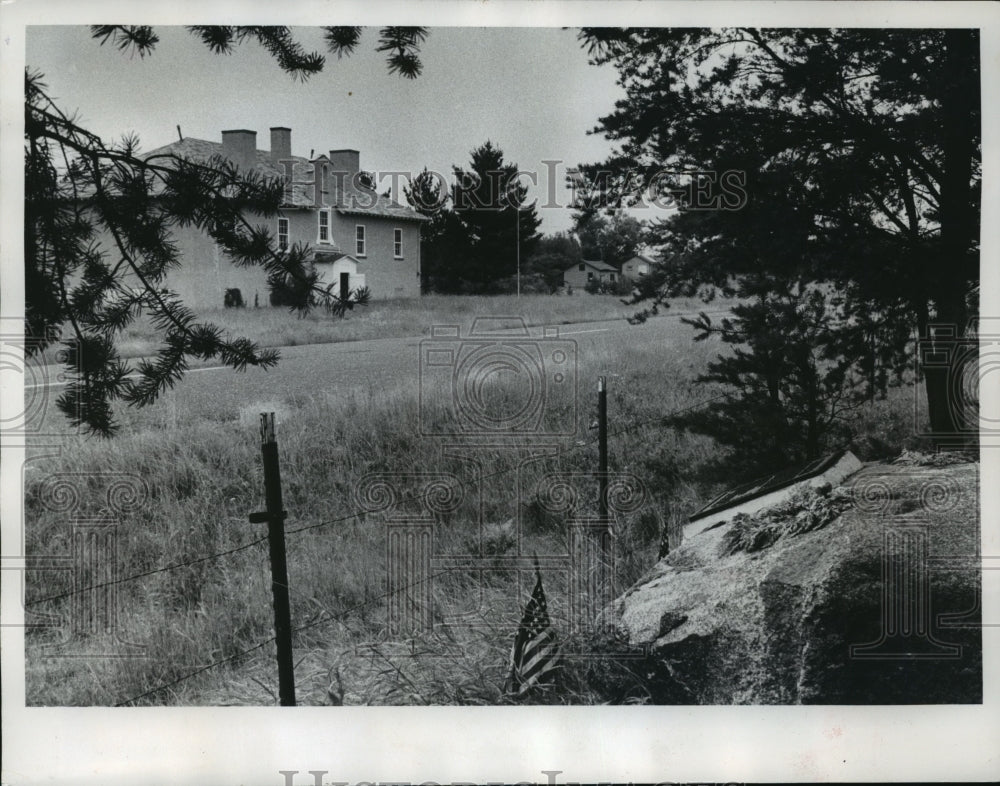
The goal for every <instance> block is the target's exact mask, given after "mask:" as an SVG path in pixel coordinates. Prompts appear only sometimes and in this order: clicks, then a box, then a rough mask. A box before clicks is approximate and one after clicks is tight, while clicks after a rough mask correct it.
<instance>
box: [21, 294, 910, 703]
mask: <svg viewBox="0 0 1000 786" xmlns="http://www.w3.org/2000/svg"><path fill="white" fill-rule="evenodd" d="M522 300H523V299H522ZM580 300H583V298H580ZM547 302H551V299H548V300H547ZM463 308H465V307H464V306H463ZM468 308H475V306H474V305H470V306H468ZM498 308H499V306H498ZM501 310H502V309H501ZM372 313H377V312H372ZM466 313H467V312H466V311H462V312H461V314H459V315H455V314H452V315H451V321H452V322H459V321H462V320H463V319H466V317H465V316H464V315H465V314H466ZM550 314H551V312H550V311H547V312H546V315H550ZM528 316H529V319H530V318H531V317H530V312H529V314H528ZM566 318H571V317H570V316H568V315H566ZM573 318H578V317H573ZM434 319H437V317H434ZM432 321H433V319H431V320H429V321H428V322H426V323H425V324H430V323H431V322H432ZM338 324H343V325H350V324H352V323H351V321H348V322H345V323H338ZM381 330H385V328H382V329H381ZM683 330H684V331H686V329H683ZM681 335H687V333H686V332H684V333H682V334H681ZM717 349H718V347H714V346H712V345H711V344H710V343H701V344H691V343H681V342H676V343H672V344H671V345H670V346H669V347H664V346H650V345H646V346H645V347H643V346H631V347H626V348H624V349H621V350H616V351H614V352H613V353H612V351H611V350H609V351H608V354H606V355H604V356H600V357H582V358H581V359H580V363H581V368H580V373H581V375H583V376H584V377H586V378H590V377H592V376H593V375H594V374H596V373H606V374H608V375H609V383H610V384H609V390H610V395H609V412H610V431H611V434H612V438H611V444H610V448H611V449H610V465H611V468H612V469H613V470H616V471H623V472H631V473H633V474H635V475H636V476H638V477H639V478H640V479H641V481H642V482H643V484H644V485H645V488H646V489H647V491H648V492H649V498H648V502H647V504H646V505H645V506H644V507H642V508H641V509H639V510H637V511H635V512H634V513H630V514H628V515H625V516H623V517H621V519H620V520H619V522H618V524H617V526H616V538H615V580H616V583H617V589H618V590H619V591H620V590H623V589H624V588H626V587H628V586H629V585H630V584H632V583H633V582H634V581H636V580H637V579H638V578H639V577H640V576H641V575H642V574H643V573H644V572H645V571H646V570H648V568H649V567H651V566H652V564H653V563H654V562H655V561H656V559H657V550H658V547H659V542H660V539H661V536H662V533H663V532H664V531H665V530H666V531H667V532H668V533H669V534H670V537H671V540H672V542H673V543H674V545H676V543H677V542H678V540H679V537H680V526H681V524H682V522H683V521H684V519H685V517H686V516H687V514H688V513H689V512H690V511H691V510H693V509H694V508H696V507H698V506H699V505H701V504H702V503H703V502H704V501H705V500H706V498H707V497H708V496H709V495H711V494H713V493H715V492H716V490H717V489H715V488H705V487H704V486H703V485H701V484H699V482H698V480H697V473H696V471H697V469H698V467H699V466H700V465H702V464H704V463H705V462H706V461H707V460H708V459H709V458H710V457H712V455H713V453H714V452H715V447H714V445H713V443H712V442H711V440H709V439H707V438H703V437H698V436H692V435H689V434H683V433H678V432H676V431H674V430H672V429H670V428H666V427H664V426H663V425H662V420H663V417H664V415H665V414H667V413H668V412H671V411H674V410H677V409H680V408H683V407H687V406H691V405H693V404H697V403H698V402H700V401H704V400H705V399H707V398H708V397H709V396H711V395H713V393H714V391H713V390H711V389H706V388H705V386H700V385H698V384H696V383H695V382H694V378H695V377H696V376H697V374H698V373H699V372H700V371H701V370H702V369H703V368H704V366H705V364H706V363H707V361H708V359H709V358H710V357H711V356H712V355H713V354H714V352H715V351H717ZM497 394H498V395H499V396H501V398H502V397H503V396H504V395H508V394H509V392H506V391H503V390H500V391H497ZM908 401H909V399H908V398H905V397H904V398H901V399H899V400H897V401H890V402H882V403H880V404H879V405H878V406H879V407H880V411H879V412H878V413H873V414H872V418H875V417H876V415H877V417H878V421H877V422H890V423H896V421H894V420H892V419H891V418H889V419H888V420H887V419H886V418H887V413H890V412H893V413H898V412H900V411H903V409H902V408H903V407H905V406H906V404H907V403H908ZM900 402H902V403H900ZM168 403H169V402H168ZM275 403H276V405H277V406H279V407H281V408H282V410H283V412H284V415H283V417H282V418H281V432H280V435H279V437H280V453H281V471H282V481H283V489H284V504H285V507H286V509H287V510H288V511H289V519H288V521H287V524H286V527H287V529H288V530H289V533H290V534H289V535H288V539H287V540H288V563H289V573H290V585H291V590H292V620H293V625H294V626H295V627H297V628H299V629H300V630H299V632H298V633H296V636H295V642H294V645H295V653H296V660H297V667H296V676H297V682H298V686H297V690H298V693H299V699H300V701H301V703H305V704H330V703H338V702H340V703H367V704H386V703H389V704H397V703H418V704H452V703H461V704H495V703H503V702H506V701H508V699H506V698H505V697H504V696H503V694H502V685H503V680H504V676H505V669H506V661H507V657H508V653H509V647H510V642H511V638H512V635H513V631H514V629H515V627H516V625H517V622H518V620H519V618H520V615H521V611H522V609H523V604H524V602H525V600H526V598H527V594H528V593H529V592H530V589H531V587H530V581H528V578H524V579H522V582H521V584H520V586H519V585H518V584H517V581H516V576H515V575H514V573H513V572H512V571H510V570H509V569H505V568H504V567H503V566H502V564H501V562H500V561H496V564H495V565H492V567H491V569H489V570H486V571H485V572H484V573H483V574H482V577H481V578H480V577H478V576H477V575H474V574H473V573H472V572H469V571H463V570H456V571H451V572H449V573H448V574H447V575H446V576H443V577H442V578H440V579H436V580H435V582H434V585H433V594H432V606H433V615H434V619H435V621H436V622H437V623H438V624H437V625H436V627H435V630H434V632H433V633H431V634H425V635H418V636H413V637H410V638H406V637H389V636H387V635H386V633H385V631H386V600H385V582H386V578H385V577H386V557H385V553H386V552H385V549H386V545H385V524H384V519H383V518H382V517H381V516H380V515H377V514H365V513H361V514H360V515H359V514H358V502H357V500H356V499H355V491H356V489H357V486H358V483H359V481H360V479H361V478H362V477H363V476H365V475H366V474H368V473H372V472H379V473H406V472H410V473H412V472H414V471H435V472H436V471H451V472H454V473H455V474H456V475H458V476H460V477H461V478H462V479H463V481H465V483H466V484H467V488H468V489H469V492H468V493H467V494H466V499H465V501H464V502H463V503H462V504H461V505H460V506H459V507H458V508H457V509H455V510H453V511H451V512H446V513H441V514H439V515H437V517H436V521H435V529H434V538H435V553H438V554H458V553H463V552H468V551H469V550H470V548H473V547H475V546H476V545H478V543H479V538H480V535H479V533H480V523H482V524H483V525H484V527H483V536H482V537H483V540H484V543H483V554H486V555H492V556H493V557H502V556H504V555H508V556H509V555H511V554H513V553H514V551H515V548H516V546H515V541H514V539H513V538H512V537H510V535H509V525H507V524H506V522H507V521H508V519H510V518H511V517H512V516H514V514H515V512H516V510H517V508H515V505H517V506H519V508H520V513H521V516H522V520H523V531H522V534H521V546H520V553H521V554H525V555H530V554H532V553H537V554H539V555H540V556H542V555H551V554H556V553H558V552H559V551H561V550H564V549H565V531H566V520H565V516H559V515H556V514H552V513H550V512H546V511H544V510H542V508H541V507H540V504H539V499H538V498H537V497H536V496H535V495H534V494H533V491H532V490H533V489H534V485H535V483H536V482H537V481H538V480H539V479H540V478H541V477H542V476H543V475H544V474H545V473H547V472H552V471H558V472H569V473H580V474H583V473H591V472H593V471H594V469H595V467H596V462H597V457H596V446H595V444H594V441H595V438H596V436H595V432H593V431H590V430H589V425H590V420H591V417H592V412H591V411H590V410H589V408H588V407H585V406H581V408H580V411H579V412H578V429H577V436H576V437H575V438H573V439H570V440H566V441H564V442H563V443H561V444H560V447H561V449H562V450H563V452H562V453H561V454H560V455H558V456H557V457H554V458H549V459H545V460H540V461H536V462H533V463H531V464H528V465H526V466H525V467H524V468H523V469H522V470H521V471H520V475H519V473H518V466H519V463H520V462H519V459H517V458H516V457H515V456H514V454H513V452H512V451H503V450H479V451H478V452H477V453H476V458H477V460H478V461H479V462H480V464H479V466H480V471H481V473H482V478H483V480H482V485H481V488H482V499H483V506H482V518H481V519H480V513H479V509H478V506H477V504H476V497H475V494H474V493H472V492H473V491H474V489H475V483H474V482H473V481H474V473H473V472H471V470H470V467H471V465H470V464H468V463H467V462H463V461H460V460H458V459H455V458H446V457H443V455H442V450H441V444H440V443H439V442H438V441H436V440H433V439H426V438H421V437H420V436H419V429H418V425H417V424H418V414H419V413H418V403H417V401H416V400H415V397H414V395H413V392H412V390H410V389H409V388H408V387H403V386H401V387H399V388H391V387H388V388H383V389H380V390H377V391H375V390H367V391H364V392H357V393H354V394H351V395H349V396H346V397H344V396H334V395H333V394H331V393H329V392H326V391H309V392H302V391H298V392H295V393H291V392H289V393H288V394H287V395H286V396H285V397H283V398H282V400H281V401H277V402H275ZM443 412H444V410H441V411H440V412H438V416H441V417H443V416H444V414H443ZM142 417H143V414H142V413H140V415H139V417H138V418H137V420H136V422H135V427H134V428H133V429H132V430H131V432H130V433H128V434H124V435H122V436H120V437H117V438H115V439H114V440H113V441H110V442H103V441H98V440H85V439H80V438H72V439H69V438H67V440H66V441H65V443H64V445H63V449H62V452H61V454H60V455H59V456H56V457H50V458H44V459H40V460H37V461H32V462H29V464H28V470H27V471H26V475H25V478H26V480H25V487H26V488H25V493H26V521H27V546H28V553H29V554H34V555H46V554H65V553H67V552H68V543H67V540H68V529H69V527H68V524H67V522H66V517H65V515H64V514H59V513H56V512H53V511H51V510H48V509H46V507H45V505H44V500H43V499H42V495H43V492H44V488H45V483H46V479H47V478H50V477H51V476H52V475H53V474H55V473H60V472H71V473H72V472H76V473H82V474H83V475H84V476H87V475H90V476H94V468H95V467H99V468H100V472H102V473H129V474H133V475H138V476H140V477H141V478H143V479H144V481H145V483H146V484H147V486H148V490H149V499H148V501H147V503H146V504H144V505H142V506H141V507H139V508H138V509H137V510H136V511H134V513H131V514H129V515H127V516H125V517H124V518H123V519H122V520H121V521H120V525H119V538H118V543H119V551H118V560H117V563H118V566H119V571H120V574H121V575H122V576H125V575H134V574H139V573H145V572H148V571H154V570H156V569H157V568H160V567H163V566H169V565H175V564H180V563H184V562H189V561H192V560H198V559H200V558H203V557H204V556H206V555H211V554H216V553H220V552H226V551H228V550H231V549H234V548H237V547H239V546H241V545H242V544H245V543H248V542H250V541H253V540H254V539H256V538H259V537H260V536H261V535H263V533H264V530H263V525H251V524H249V523H248V522H247V514H248V513H250V512H251V511H255V510H260V509H262V508H263V500H262V480H261V469H260V459H259V453H258V446H257V442H256V428H255V426H254V424H253V423H251V422H250V421H247V422H240V421H237V420H231V421H227V422H213V421H209V420H204V421H200V422H195V423H189V424H187V425H185V426H184V427H182V428H179V429H169V430H164V429H162V428H161V427H160V424H158V422H156V419H155V416H154V415H150V416H149V418H150V422H149V423H147V424H146V425H145V427H143V424H142ZM873 422H874V420H873ZM899 423H902V415H900V420H899ZM895 427H896V426H892V428H895ZM900 428H901V426H900ZM897 437H898V435H896V434H894V433H893V434H883V435H882V436H880V437H879V438H880V439H881V438H884V439H885V440H886V441H887V442H888V441H889V440H895V439H896V438H897ZM522 446H524V447H527V443H525V444H523V445H522ZM518 477H520V480H521V485H520V489H521V495H520V497H519V498H518V499H516V501H515V500H514V496H515V495H514V490H515V489H516V488H517V486H516V485H515V480H516V479H517V478H518ZM85 485H86V489H85V491H84V494H83V501H82V504H83V508H82V510H81V513H82V514H83V515H96V514H98V513H100V512H101V509H102V506H103V501H102V496H101V494H102V490H101V487H100V479H99V478H97V477H92V478H91V480H90V481H87V482H86V483H85ZM590 485H594V484H590ZM584 487H585V491H586V494H585V495H584V497H583V498H582V499H581V502H580V503H579V507H578V509H577V512H578V513H580V514H584V513H587V512H593V511H594V510H595V506H596V488H587V483H586V482H585V483H584ZM293 530H301V531H299V532H293ZM529 578H530V577H529ZM82 583H83V584H84V585H86V584H87V581H86V578H84V581H83V582H82ZM545 587H546V591H547V592H548V594H549V600H550V604H551V612H552V615H553V620H554V625H555V627H556V628H557V630H560V631H561V632H562V634H563V636H564V637H565V636H566V633H565V631H566V627H565V623H566V619H567V610H566V607H565V606H566V602H565V594H566V593H565V577H564V576H560V575H559V574H558V573H557V572H555V571H553V572H551V573H546V574H545ZM72 589H73V579H72V576H71V575H68V574H66V573H60V572H56V573H45V574H42V573H29V575H28V590H27V592H28V600H29V602H31V601H36V602H37V601H39V600H40V599H42V598H46V597H49V596H52V595H58V594H60V593H66V592H71V591H72ZM116 591H117V603H118V609H119V614H118V625H119V633H120V637H121V638H122V639H124V640H126V641H128V642H131V643H134V644H137V645H140V646H142V647H144V650H142V651H141V652H142V654H144V655H145V657H139V658H137V657H126V658H118V659H110V658H97V659H88V660H81V659H74V658H60V657H54V658H50V657H46V649H45V647H46V645H52V646H54V648H55V649H54V650H53V651H54V652H55V653H57V654H58V653H59V652H79V651H81V650H82V649H84V648H86V649H89V650H91V651H99V650H101V648H103V651H105V652H106V651H108V650H110V651H116V650H117V651H123V652H134V651H128V650H123V648H122V645H120V644H115V643H114V642H113V641H111V640H108V637H105V640H102V639H101V637H98V636H91V637H84V638H83V639H71V640H70V641H69V642H68V643H65V644H63V645H59V643H58V636H59V634H58V632H57V631H56V630H55V629H49V630H45V629H38V630H34V631H31V632H29V636H28V645H27V663H28V666H27V700H28V703H29V704H32V705H107V704H114V703H117V702H120V701H124V700H126V699H130V698H133V697H137V696H140V695H141V694H143V693H145V692H146V691H148V690H150V689H152V688H155V687H157V686H160V685H165V684H167V683H170V682H172V681H174V680H178V679H180V678H182V677H184V676H185V675H188V674H191V673H193V672H196V671H197V670H199V669H201V668H202V667H204V666H206V665H209V664H212V663H216V662H218V661H221V660H223V659H226V658H232V660H231V661H229V662H226V663H224V664H222V665H218V666H215V667H213V668H211V669H209V670H207V671H205V672H203V673H201V674H199V675H198V676H195V677H193V678H191V679H184V680H182V681H179V682H178V683H177V684H176V685H173V686H171V687H169V688H167V689H165V690H161V691H158V692H156V693H154V694H151V695H148V696H145V697H143V698H141V699H139V700H138V703H139V704H178V705H187V704H272V703H274V701H275V699H274V696H275V695H276V694H277V687H276V682H275V677H274V673H275V668H274V661H273V655H274V644H273V643H271V642H269V641H268V639H269V637H270V636H271V635H272V612H271V596H270V587H269V572H268V558H267V550H266V544H261V545H256V546H253V547H250V548H246V549H243V550H240V551H237V552H235V553H232V554H229V555H227V556H224V557H221V558H219V559H214V560H206V561H201V562H194V563H193V564H190V565H187V566H185V567H182V568H177V569H171V570H165V571H160V572H154V573H150V574H149V575H146V576H144V577H142V578H139V579H136V580H132V581H127V582H124V583H121V584H119V585H117V586H116ZM33 610H34V611H42V612H46V613H50V614H66V613H68V610H69V602H68V599H65V598H64V599H61V600H55V601H46V602H44V603H36V605H35V606H34V607H33ZM261 642H265V643H264V645H263V646H261V647H259V648H258V649H256V650H253V651H251V652H250V653H249V654H248V655H246V656H241V655H240V653H242V652H244V651H246V650H250V649H251V648H253V647H255V646H257V645H259V644H260V643H261ZM574 646H575V647H576V648H577V649H578V650H583V651H591V652H593V646H594V642H593V641H586V642H585V641H576V642H575V644H574ZM588 647H589V648H591V649H590V650H588V649H587V648H588ZM95 648H96V649H95ZM629 664H630V662H629V661H627V660H625V661H618V660H615V659H606V658H604V657H603V656H601V657H598V656H596V655H595V656H593V657H590V658H583V659H576V660H572V659H571V660H569V661H567V666H566V668H565V670H564V677H563V683H562V687H561V689H560V690H558V691H553V692H551V693H549V694H543V695H540V696H536V697H535V700H538V701H547V702H556V703H596V702H602V701H604V702H606V701H642V700H643V696H644V695H645V694H644V692H643V687H642V680H641V679H640V678H639V677H638V676H637V675H636V674H635V673H633V670H632V668H631V667H630V665H629Z"/></svg>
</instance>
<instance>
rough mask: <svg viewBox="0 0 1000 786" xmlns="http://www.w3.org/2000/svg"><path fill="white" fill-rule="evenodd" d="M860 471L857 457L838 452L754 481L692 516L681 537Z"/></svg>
mask: <svg viewBox="0 0 1000 786" xmlns="http://www.w3.org/2000/svg"><path fill="white" fill-rule="evenodd" d="M861 467H862V464H861V462H860V461H859V460H858V457H857V456H855V455H854V454H853V453H851V451H849V450H842V451H840V452H838V453H831V454H830V455H828V456H823V457H822V458H818V459H815V460H814V461H810V462H809V463H808V464H806V465H805V466H797V467H791V468H790V469H786V470H782V471H781V472H776V473H775V474H773V475H768V476H767V477H763V478H757V479H756V480H753V481H750V482H749V483H745V484H743V485H742V486H737V487H736V488H734V489H730V490H728V491H725V492H723V493H722V494H720V495H719V496H717V497H716V498H715V499H713V500H712V501H711V502H709V503H708V504H707V505H705V506H704V507H703V508H702V509H701V510H699V511H697V512H695V513H694V514H692V515H691V517H690V518H689V519H688V523H687V524H686V525H685V526H684V537H685V538H689V537H691V536H692V535H697V534H698V533H699V532H704V531H705V530H707V529H709V528H710V527H713V526H715V525H716V524H719V523H721V522H724V521H728V520H729V519H731V518H732V517H733V516H735V515H736V514H737V513H748V514H749V513H756V512H757V511H758V510H763V509H764V508H769V507H771V506H773V505H777V504H778V503H779V502H781V501H783V500H785V499H788V498H789V497H790V496H791V495H792V494H794V493H795V492H796V491H798V490H799V489H802V488H805V487H807V486H811V487H813V488H816V487H819V486H822V485H823V484H825V483H829V484H830V485H832V486H836V485H837V484H839V483H842V482H843V481H844V480H845V479H847V478H849V477H850V476H851V475H853V474H854V473H855V472H857V471H858V470H859V469H861Z"/></svg>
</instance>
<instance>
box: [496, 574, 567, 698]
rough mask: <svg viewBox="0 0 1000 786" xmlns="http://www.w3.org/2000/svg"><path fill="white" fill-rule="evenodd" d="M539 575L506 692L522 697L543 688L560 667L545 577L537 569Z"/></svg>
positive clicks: (518, 638) (517, 640) (516, 639)
mask: <svg viewBox="0 0 1000 786" xmlns="http://www.w3.org/2000/svg"><path fill="white" fill-rule="evenodd" d="M536 576H537V580H536V582H535V589H534V590H533V591H532V593H531V598H530V599H529V600H528V604H527V605H526V606H525V608H524V617H523V618H522V619H521V624H520V626H519V627H518V629H517V634H516V635H515V636H514V646H513V647H512V648H511V666H510V675H509V676H508V678H507V687H506V690H507V691H508V692H512V693H516V694H517V695H518V696H523V695H524V694H525V693H526V692H527V691H528V689H529V688H531V687H532V686H534V685H540V684H541V682H542V677H543V676H546V675H549V674H550V673H551V672H553V671H555V669H557V668H558V666H559V647H558V644H557V642H556V637H555V634H554V633H553V631H552V628H551V626H550V622H549V613H548V607H547V604H546V601H545V590H544V589H542V575H541V572H540V571H538V570H537V567H536Z"/></svg>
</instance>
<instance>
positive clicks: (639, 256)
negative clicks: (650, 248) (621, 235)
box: [625, 254, 656, 265]
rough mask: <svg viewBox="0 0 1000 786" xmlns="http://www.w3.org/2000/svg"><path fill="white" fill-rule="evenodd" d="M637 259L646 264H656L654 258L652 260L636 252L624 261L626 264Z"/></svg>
mask: <svg viewBox="0 0 1000 786" xmlns="http://www.w3.org/2000/svg"><path fill="white" fill-rule="evenodd" d="M637 259H638V260H639V261H640V262H645V263H646V264H647V265H655V264H656V262H655V261H654V260H652V259H650V258H649V257H647V256H646V255H645V254H636V255H635V256H634V257H631V258H630V259H629V260H628V261H626V262H625V264H626V265H627V264H628V263H629V262H634V261H635V260H637Z"/></svg>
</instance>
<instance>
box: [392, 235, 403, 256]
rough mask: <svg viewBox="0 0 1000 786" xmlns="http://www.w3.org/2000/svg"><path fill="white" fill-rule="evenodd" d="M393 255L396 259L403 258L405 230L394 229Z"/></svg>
mask: <svg viewBox="0 0 1000 786" xmlns="http://www.w3.org/2000/svg"><path fill="white" fill-rule="evenodd" d="M392 255H393V256H394V257H395V258H396V259H402V258H403V230H402V229H394V230H392Z"/></svg>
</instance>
